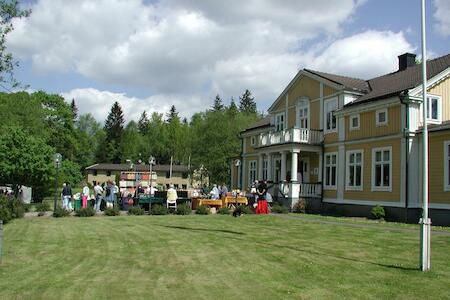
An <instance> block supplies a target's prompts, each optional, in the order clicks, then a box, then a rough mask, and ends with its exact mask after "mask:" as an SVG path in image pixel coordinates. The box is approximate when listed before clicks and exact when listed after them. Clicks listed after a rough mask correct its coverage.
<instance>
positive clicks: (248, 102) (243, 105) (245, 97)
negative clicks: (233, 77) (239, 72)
mask: <svg viewBox="0 0 450 300" xmlns="http://www.w3.org/2000/svg"><path fill="white" fill-rule="evenodd" d="M239 110H240V111H241V112H243V113H244V114H246V115H250V114H256V102H255V100H254V98H253V97H252V93H251V92H250V91H249V90H245V92H244V94H242V96H240V97H239Z"/></svg>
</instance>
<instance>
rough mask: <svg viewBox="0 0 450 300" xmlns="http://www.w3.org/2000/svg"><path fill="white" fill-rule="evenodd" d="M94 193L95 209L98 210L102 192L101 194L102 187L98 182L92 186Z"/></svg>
mask: <svg viewBox="0 0 450 300" xmlns="http://www.w3.org/2000/svg"><path fill="white" fill-rule="evenodd" d="M94 194H95V210H96V211H100V204H101V203H102V198H103V197H102V194H103V188H102V187H101V186H100V183H99V182H97V184H96V185H95V186H94Z"/></svg>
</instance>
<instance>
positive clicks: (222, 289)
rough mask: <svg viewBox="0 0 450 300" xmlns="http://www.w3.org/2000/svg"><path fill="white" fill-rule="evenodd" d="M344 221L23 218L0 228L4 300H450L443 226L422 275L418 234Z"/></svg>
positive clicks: (448, 240) (448, 245)
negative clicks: (429, 268) (1, 233)
mask: <svg viewBox="0 0 450 300" xmlns="http://www.w3.org/2000/svg"><path fill="white" fill-rule="evenodd" d="M321 220H324V221H326V222H325V223H322V222H321ZM330 220H335V222H337V223H338V224H334V223H333V222H330ZM350 225H354V224H353V223H348V222H340V221H339V219H333V218H323V219H321V218H320V217H315V218H308V217H306V218H305V217H293V216H249V215H246V216H243V217H241V218H232V217H230V216H219V215H213V216H195V215H191V216H141V217H129V216H123V217H94V218H85V219H83V218H75V217H71V218H64V219H52V218H28V219H20V220H16V221H14V222H12V223H11V224H8V225H6V227H5V232H4V233H5V238H4V244H5V245H4V257H3V264H2V265H1V266H0V299H130V300H131V299H299V298H301V299H338V298H346V299H449V298H450V235H449V234H448V231H444V232H439V233H436V234H434V235H433V237H432V271H430V272H428V273H422V272H420V271H418V269H417V266H418V258H419V253H418V250H419V238H418V237H419V234H418V230H417V231H412V230H409V228H408V229H404V230H402V227H399V228H398V229H399V230H391V229H392V228H393V226H392V225H389V226H388V227H386V226H385V225H384V224H375V223H371V224H365V225H364V226H350ZM415 228H417V227H415ZM394 229H395V228H394Z"/></svg>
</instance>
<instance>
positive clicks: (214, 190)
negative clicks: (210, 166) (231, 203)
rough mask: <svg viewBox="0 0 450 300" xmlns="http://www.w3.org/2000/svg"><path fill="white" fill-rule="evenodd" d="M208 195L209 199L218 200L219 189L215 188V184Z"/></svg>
mask: <svg viewBox="0 0 450 300" xmlns="http://www.w3.org/2000/svg"><path fill="white" fill-rule="evenodd" d="M210 194H211V199H213V200H217V199H219V198H220V192H219V189H218V188H217V185H216V184H214V185H213V188H212V190H211V192H210Z"/></svg>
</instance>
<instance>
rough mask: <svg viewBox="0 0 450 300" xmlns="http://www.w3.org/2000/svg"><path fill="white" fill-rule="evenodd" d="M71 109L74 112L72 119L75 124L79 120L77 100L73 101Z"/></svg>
mask: <svg viewBox="0 0 450 300" xmlns="http://www.w3.org/2000/svg"><path fill="white" fill-rule="evenodd" d="M70 109H71V110H72V119H73V121H74V122H75V121H76V120H77V118H78V107H77V105H76V104H75V99H72V102H71V103H70Z"/></svg>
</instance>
